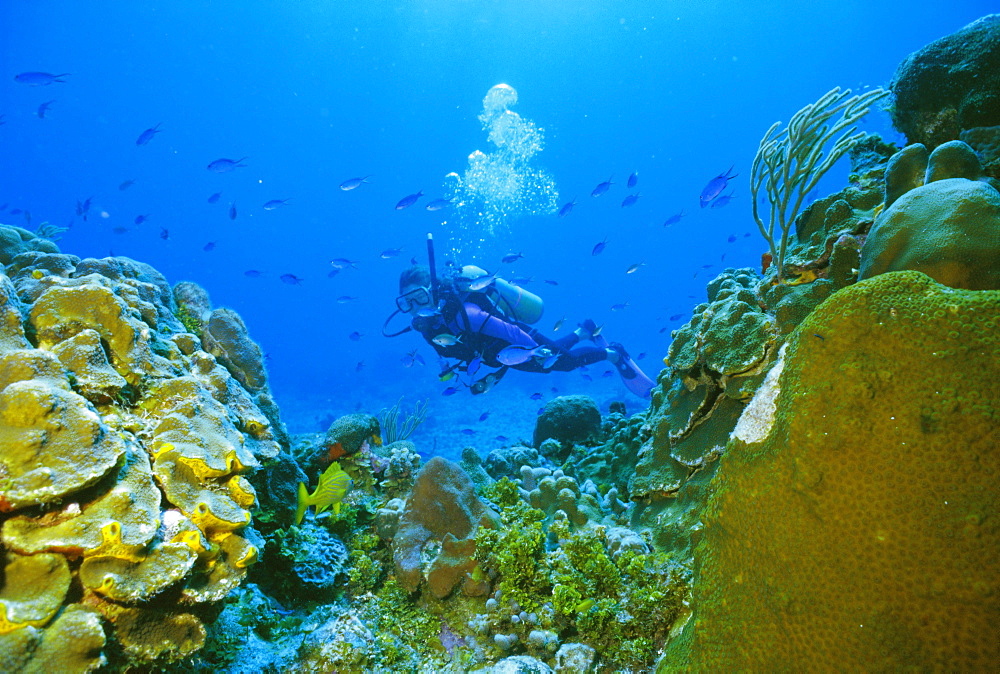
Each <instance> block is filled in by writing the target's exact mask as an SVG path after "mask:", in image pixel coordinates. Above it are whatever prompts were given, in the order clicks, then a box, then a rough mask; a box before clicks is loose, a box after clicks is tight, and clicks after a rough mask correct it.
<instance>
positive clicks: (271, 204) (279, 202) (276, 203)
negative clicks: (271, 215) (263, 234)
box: [264, 199, 289, 211]
mask: <svg viewBox="0 0 1000 674" xmlns="http://www.w3.org/2000/svg"><path fill="white" fill-rule="evenodd" d="M288 202H289V199H271V200H270V201H268V202H267V203H265V204H264V210H265V211H273V210H275V209H278V208H281V207H282V206H287V205H288Z"/></svg>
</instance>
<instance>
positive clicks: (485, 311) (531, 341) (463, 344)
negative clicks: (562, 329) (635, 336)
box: [382, 234, 655, 398]
mask: <svg viewBox="0 0 1000 674" xmlns="http://www.w3.org/2000/svg"><path fill="white" fill-rule="evenodd" d="M427 249H428V258H429V263H430V265H429V266H428V267H425V266H423V265H414V266H412V267H410V268H408V269H405V270H404V271H403V272H402V273H401V274H400V277H399V296H398V297H397V298H396V311H394V312H393V313H392V315H390V316H389V318H388V319H386V321H385V325H383V327H382V334H383V335H385V336H386V337H396V336H398V335H401V334H403V333H405V332H409V331H410V330H415V331H416V332H419V333H420V334H421V336H423V338H424V339H425V340H427V343H428V344H430V345H431V346H432V347H433V348H434V350H435V351H437V353H438V354H439V355H440V356H442V357H444V358H448V359H454V360H456V361H457V362H456V363H455V364H453V365H451V366H450V367H448V368H446V369H445V371H444V372H442V373H441V376H442V377H446V376H447V375H449V374H452V373H454V372H455V371H460V372H465V373H466V374H467V375H468V376H469V377H470V380H471V383H470V384H469V388H470V390H471V391H472V393H473V394H474V395H476V394H481V393H486V392H487V391H489V390H490V389H491V388H492V387H493V386H494V385H495V384H496V383H497V382H499V381H500V379H501V378H503V376H504V374H506V372H507V370H508V369H510V368H513V369H516V370H521V371H524V372H552V371H561V372H567V371H570V370H575V369H576V368H578V367H582V366H584V365H591V364H593V363H598V362H601V361H604V360H606V361H608V362H610V363H611V364H612V365H614V367H615V369H616V370H617V371H618V374H619V375H621V378H622V382H623V383H624V384H625V386H626V387H627V388H628V389H629V390H630V391H631V392H632V393H634V394H636V395H637V396H640V397H643V398H648V397H649V395H650V392H651V391H652V389H653V386H654V385H655V383H654V382H653V381H652V380H651V379H650V378H649V377H647V376H646V375H645V374H644V373H643V372H642V370H640V369H639V367H638V366H637V365H636V364H635V362H633V361H632V359H631V358H629V355H628V353H627V352H626V351H625V347H623V346H622V345H621V344H618V343H614V342H612V343H608V342H607V341H606V340H605V339H604V337H603V336H602V335H601V334H600V330H599V329H598V328H597V326H596V325H595V324H594V322H593V321H592V320H590V319H587V320H585V321H583V322H582V323H581V324H580V325H579V327H577V329H576V330H574V331H573V332H571V333H570V334H568V335H566V336H565V337H561V338H559V339H557V340H552V339H549V338H548V337H546V336H545V335H543V334H542V333H540V332H539V331H538V330H536V329H535V328H533V327H531V325H530V324H531V323H534V322H536V321H537V320H538V319H539V318H541V315H542V309H543V305H542V300H541V298H539V297H538V296H537V295H535V294H533V293H530V292H528V291H527V290H525V289H523V288H521V287H518V286H515V285H512V284H510V283H508V282H507V281H505V280H504V279H502V278H500V277H499V276H497V275H496V274H489V273H487V272H486V271H485V270H483V269H481V268H479V267H476V266H474V265H466V266H464V267H461V268H459V269H452V270H451V271H450V274H449V277H448V278H446V279H438V278H437V275H436V273H435V269H434V246H433V238H432V236H431V235H430V234H428V235H427ZM400 313H404V314H408V315H409V316H411V324H410V325H409V326H407V327H406V328H404V329H402V330H399V331H398V332H395V333H386V328H387V327H388V325H389V322H390V321H391V320H392V319H393V318H394V317H395V316H396V315H397V314H400ZM585 340H586V341H587V342H589V343H588V344H584V343H582V342H584V341H585ZM486 368H489V369H490V370H492V371H491V372H488V373H486V374H483V372H485V369H486ZM477 375H482V376H480V377H479V378H478V379H476V376H477Z"/></svg>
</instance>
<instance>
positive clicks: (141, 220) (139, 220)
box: [132, 215, 149, 225]
mask: <svg viewBox="0 0 1000 674" xmlns="http://www.w3.org/2000/svg"><path fill="white" fill-rule="evenodd" d="M146 220H149V216H148V215H137V216H135V220H133V221H132V222H134V223H135V224H137V225H141V224H142V223H144V222H146Z"/></svg>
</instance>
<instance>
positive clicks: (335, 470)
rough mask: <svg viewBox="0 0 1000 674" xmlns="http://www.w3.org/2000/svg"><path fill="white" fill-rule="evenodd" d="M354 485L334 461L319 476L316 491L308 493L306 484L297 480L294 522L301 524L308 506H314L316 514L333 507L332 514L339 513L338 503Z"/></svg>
mask: <svg viewBox="0 0 1000 674" xmlns="http://www.w3.org/2000/svg"><path fill="white" fill-rule="evenodd" d="M352 487H354V480H352V479H351V476H350V475H348V474H347V473H345V472H344V471H343V470H341V468H340V464H339V463H338V462H336V461H334V462H333V463H331V464H330V466H329V468H327V469H326V470H324V471H323V474H322V475H320V476H319V484H317V485H316V491H314V492H313V493H312V494H310V493H309V492H308V491H307V490H306V485H305V484H304V483H302V482H299V499H298V505H297V506H296V508H295V523H296V524H301V523H302V517H303V516H304V515H305V514H306V509H307V508H309V506H316V514H317V515H319V514H322V513H324V512H326V511H327V510H329V509H330V508H333V512H334V514H338V515H339V514H340V503H341V501H343V500H344V497H345V496H347V494H348V492H350V491H351V488H352Z"/></svg>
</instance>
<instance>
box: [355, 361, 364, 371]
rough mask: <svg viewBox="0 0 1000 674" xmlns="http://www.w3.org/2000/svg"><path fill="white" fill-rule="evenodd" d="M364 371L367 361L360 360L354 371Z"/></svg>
mask: <svg viewBox="0 0 1000 674" xmlns="http://www.w3.org/2000/svg"><path fill="white" fill-rule="evenodd" d="M363 369H365V361H363V360H359V361H358V364H357V365H355V366H354V371H355V372H361V371H362V370H363Z"/></svg>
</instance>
